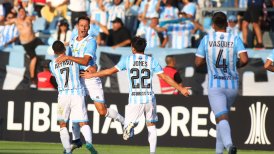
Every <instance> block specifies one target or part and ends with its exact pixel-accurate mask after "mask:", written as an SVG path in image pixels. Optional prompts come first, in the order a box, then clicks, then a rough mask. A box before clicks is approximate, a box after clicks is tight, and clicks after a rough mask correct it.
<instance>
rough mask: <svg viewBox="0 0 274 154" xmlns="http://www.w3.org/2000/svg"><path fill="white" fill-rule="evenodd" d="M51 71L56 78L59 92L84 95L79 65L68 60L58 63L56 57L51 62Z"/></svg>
mask: <svg viewBox="0 0 274 154" xmlns="http://www.w3.org/2000/svg"><path fill="white" fill-rule="evenodd" d="M50 70H51V73H52V74H53V75H54V77H55V78H56V82H57V84H58V92H59V94H62V95H84V89H83V86H82V85H81V82H80V76H79V65H78V64H77V63H75V62H73V61H70V60H66V61H64V62H61V63H56V62H55V59H53V60H52V61H51V62H50Z"/></svg>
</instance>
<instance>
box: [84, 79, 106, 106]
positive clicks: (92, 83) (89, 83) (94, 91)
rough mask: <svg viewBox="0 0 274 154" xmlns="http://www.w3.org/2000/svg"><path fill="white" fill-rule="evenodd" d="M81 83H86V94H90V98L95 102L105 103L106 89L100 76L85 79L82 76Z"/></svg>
mask: <svg viewBox="0 0 274 154" xmlns="http://www.w3.org/2000/svg"><path fill="white" fill-rule="evenodd" d="M81 83H82V84H83V85H84V88H85V91H86V94H87V95H89V96H90V98H91V99H92V100H93V101H94V102H99V103H104V102H105V99H104V91H103V87H102V82H101V79H100V78H98V77H95V78H90V79H83V78H81Z"/></svg>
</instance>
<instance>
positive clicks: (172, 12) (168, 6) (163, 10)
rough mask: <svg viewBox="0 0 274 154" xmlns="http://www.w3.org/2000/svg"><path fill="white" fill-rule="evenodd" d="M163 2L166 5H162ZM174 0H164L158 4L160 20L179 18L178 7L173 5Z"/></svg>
mask: <svg viewBox="0 0 274 154" xmlns="http://www.w3.org/2000/svg"><path fill="white" fill-rule="evenodd" d="M161 2H163V3H164V6H163V7H160V3H161ZM172 2H173V0H162V1H159V2H158V4H157V8H156V9H157V11H158V12H160V21H162V20H173V19H178V12H179V10H178V8H176V7H173V6H172Z"/></svg>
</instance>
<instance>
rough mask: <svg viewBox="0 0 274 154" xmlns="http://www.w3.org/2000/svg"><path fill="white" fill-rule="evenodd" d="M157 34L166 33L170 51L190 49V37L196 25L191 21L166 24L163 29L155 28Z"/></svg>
mask: <svg viewBox="0 0 274 154" xmlns="http://www.w3.org/2000/svg"><path fill="white" fill-rule="evenodd" d="M155 29H156V30H157V31H158V32H163V31H167V36H168V43H167V44H168V45H167V47H169V48H172V49H184V48H189V47H191V37H192V34H194V32H195V29H197V27H196V25H194V24H193V23H192V22H191V21H182V22H180V23H172V24H167V25H165V27H156V28H155Z"/></svg>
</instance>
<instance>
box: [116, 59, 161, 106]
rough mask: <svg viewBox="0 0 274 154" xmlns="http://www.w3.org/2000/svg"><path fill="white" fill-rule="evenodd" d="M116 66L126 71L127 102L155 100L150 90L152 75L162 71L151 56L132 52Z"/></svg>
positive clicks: (137, 102)
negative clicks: (127, 79) (127, 82)
mask: <svg viewBox="0 0 274 154" xmlns="http://www.w3.org/2000/svg"><path fill="white" fill-rule="evenodd" d="M119 65H120V66H121V67H119ZM122 65H124V66H122ZM117 66H118V67H119V68H124V69H126V70H127V71H128V78H129V103H131V104H143V103H150V102H155V97H154V92H153V90H152V77H153V74H154V73H162V72H163V71H162V68H161V66H160V65H159V63H158V62H157V61H155V60H154V58H153V57H150V56H148V55H144V54H133V55H131V56H128V57H126V58H125V59H124V60H122V61H121V62H120V63H118V65H117Z"/></svg>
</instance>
